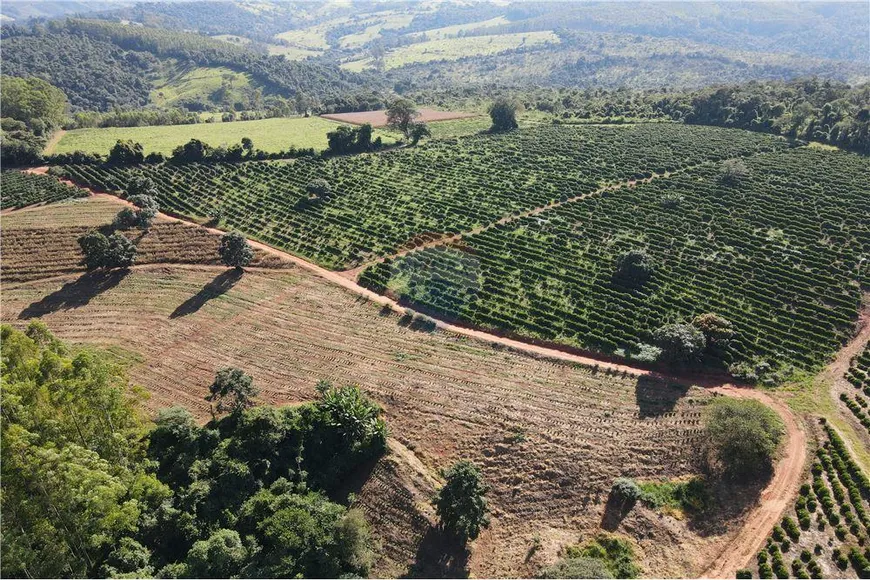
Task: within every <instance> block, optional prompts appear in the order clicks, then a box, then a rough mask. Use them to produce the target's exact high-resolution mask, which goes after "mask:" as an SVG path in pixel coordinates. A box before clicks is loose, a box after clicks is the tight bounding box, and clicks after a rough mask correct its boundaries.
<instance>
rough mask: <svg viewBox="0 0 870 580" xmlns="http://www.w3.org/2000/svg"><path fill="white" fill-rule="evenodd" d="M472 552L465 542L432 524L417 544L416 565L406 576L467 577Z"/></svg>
mask: <svg viewBox="0 0 870 580" xmlns="http://www.w3.org/2000/svg"><path fill="white" fill-rule="evenodd" d="M469 556H470V554H469V552H468V548H467V547H466V546H465V544H462V543H460V542H459V541H458V540H457V539H456V537H455V536H453V535H452V534H450V533H448V532H445V531H444V530H442V529H441V528H439V527H434V526H430V527H429V529H428V530H427V531H426V534H425V535H424V536H423V538H422V539H421V540H420V544H419V545H418V546H417V555H416V557H415V558H414V565H413V566H412V567H411V568H410V569H409V570H408V573H407V574H405V575H404V576H403V577H405V578H467V577H468V558H469Z"/></svg>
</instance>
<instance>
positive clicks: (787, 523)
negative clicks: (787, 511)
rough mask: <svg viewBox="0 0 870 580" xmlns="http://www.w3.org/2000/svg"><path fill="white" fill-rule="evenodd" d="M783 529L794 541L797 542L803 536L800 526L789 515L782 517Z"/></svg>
mask: <svg viewBox="0 0 870 580" xmlns="http://www.w3.org/2000/svg"><path fill="white" fill-rule="evenodd" d="M782 529H783V530H784V531H785V533H786V534H787V535H788V537H789V538H791V540H792V541H793V542H797V541H798V539H800V537H801V531H800V528H798V526H797V524H796V523H795V522H794V520H793V519H791V518H790V517H788V516H785V517H783V518H782Z"/></svg>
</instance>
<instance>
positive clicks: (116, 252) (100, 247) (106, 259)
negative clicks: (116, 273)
mask: <svg viewBox="0 0 870 580" xmlns="http://www.w3.org/2000/svg"><path fill="white" fill-rule="evenodd" d="M78 241H79V246H80V247H81V249H82V252H83V253H84V255H85V256H84V260H83V261H84V264H85V266H86V267H87V269H89V270H92V269H95V268H106V269H112V268H128V267H130V266H132V265H133V262H135V261H136V246H135V245H134V244H133V242H131V241H130V240H128V239H127V238H126V237H124V236H123V235H121V234H119V233H114V234H112V235H111V236H109V237H106V236H104V235H103V234H101V233H100V232H96V231H92V232H88V233H87V234H85V235H84V236H82V237H81V238H79V240H78Z"/></svg>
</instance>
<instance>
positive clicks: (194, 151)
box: [170, 139, 212, 163]
mask: <svg viewBox="0 0 870 580" xmlns="http://www.w3.org/2000/svg"><path fill="white" fill-rule="evenodd" d="M211 155H212V147H211V146H210V145H208V144H207V143H203V142H202V141H200V140H199V139H191V140H190V141H188V142H187V143H185V144H184V145H179V146H178V147H176V148H175V149H173V150H172V156H171V157H170V159H171V160H172V162H173V163H195V162H198V161H205V160H207V159H208V158H209V157H210V156H211Z"/></svg>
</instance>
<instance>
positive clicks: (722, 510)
mask: <svg viewBox="0 0 870 580" xmlns="http://www.w3.org/2000/svg"><path fill="white" fill-rule="evenodd" d="M772 476H773V472H772V471H771V472H768V473H766V474H763V475H761V476H760V477H758V478H755V479H753V480H751V481H742V482H741V481H737V480H733V479H721V478H708V480H707V481H708V483H707V485H708V486H709V488H708V491H709V500H708V503H707V506H706V509H704V510H701V511H689V512H686V524H687V526H688V528H689V529H690V530H691V531H692V532H694V533H696V534H698V535H699V536H701V537H702V538H703V537H708V536H720V535H722V534H725V533H727V532H728V530H729V529H731V528H732V527H733V525H734V522H738V521H741V520H742V519H743V518H744V517H745V516H746V514H747V513H748V512H749V511H750V510H752V509H753V508H754V507H756V506H757V505H758V502H759V501H761V492H762V491H763V490H764V488H765V487H767V484H768V482H769V481H770V478H771V477H772Z"/></svg>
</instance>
